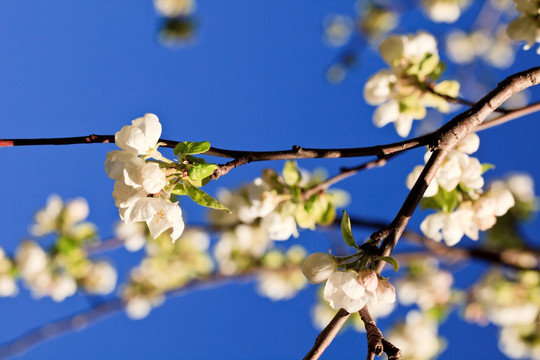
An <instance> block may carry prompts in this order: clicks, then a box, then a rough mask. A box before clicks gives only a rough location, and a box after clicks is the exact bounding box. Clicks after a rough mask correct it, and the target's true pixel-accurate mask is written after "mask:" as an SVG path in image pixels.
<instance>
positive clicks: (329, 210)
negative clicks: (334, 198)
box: [317, 202, 336, 226]
mask: <svg viewBox="0 0 540 360" xmlns="http://www.w3.org/2000/svg"><path fill="white" fill-rule="evenodd" d="M335 218H336V208H335V207H334V204H333V203H331V202H328V206H327V207H326V211H325V212H323V213H322V214H321V216H320V217H319V218H318V219H317V222H318V223H319V224H321V225H323V226H328V225H331V224H332V223H333V222H334V219H335Z"/></svg>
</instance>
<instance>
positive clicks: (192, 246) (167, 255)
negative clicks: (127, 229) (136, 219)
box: [122, 229, 214, 319]
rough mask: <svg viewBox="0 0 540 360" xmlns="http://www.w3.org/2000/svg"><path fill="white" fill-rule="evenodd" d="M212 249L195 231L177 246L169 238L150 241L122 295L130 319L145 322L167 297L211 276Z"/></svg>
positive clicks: (207, 238)
mask: <svg viewBox="0 0 540 360" xmlns="http://www.w3.org/2000/svg"><path fill="white" fill-rule="evenodd" d="M209 245H210V237H209V236H208V234H206V233H205V232H202V231H199V230H194V229H193V230H188V231H186V232H185V233H184V234H183V235H182V237H180V239H178V241H176V242H175V243H172V242H171V239H170V237H169V236H160V237H158V238H156V239H150V240H149V241H148V242H147V243H146V247H145V251H146V256H145V257H144V258H143V260H142V261H141V264H140V265H139V266H137V267H136V268H134V269H133V270H132V271H131V276H130V281H129V282H128V284H127V285H126V287H125V288H124V291H123V294H122V299H123V300H124V303H125V309H126V313H127V315H128V316H129V317H130V318H132V319H142V318H144V317H146V316H147V315H148V314H149V313H150V311H151V310H152V308H154V307H157V306H159V305H160V304H161V303H162V302H163V301H164V298H165V295H167V293H169V292H172V291H174V290H178V289H182V287H184V286H185V285H186V284H188V283H189V282H191V281H194V280H196V279H198V278H203V277H206V276H208V275H209V274H211V272H212V270H213V267H214V265H213V262H212V259H211V257H210V255H209V254H208V251H207V250H208V247H209Z"/></svg>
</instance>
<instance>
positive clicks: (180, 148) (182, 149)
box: [173, 143, 187, 156]
mask: <svg viewBox="0 0 540 360" xmlns="http://www.w3.org/2000/svg"><path fill="white" fill-rule="evenodd" d="M186 148H187V145H186V144H185V143H178V144H176V146H175V147H174V150H173V152H174V156H178V155H180V154H184V152H185V151H186Z"/></svg>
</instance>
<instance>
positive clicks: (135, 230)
mask: <svg viewBox="0 0 540 360" xmlns="http://www.w3.org/2000/svg"><path fill="white" fill-rule="evenodd" d="M114 234H115V236H116V237H117V238H118V239H120V240H122V241H124V246H125V247H126V249H127V250H128V251H138V250H140V249H142V248H143V247H144V245H145V244H146V228H145V227H144V225H143V224H142V223H132V224H126V223H125V222H123V221H121V222H118V223H117V224H116V226H115V228H114Z"/></svg>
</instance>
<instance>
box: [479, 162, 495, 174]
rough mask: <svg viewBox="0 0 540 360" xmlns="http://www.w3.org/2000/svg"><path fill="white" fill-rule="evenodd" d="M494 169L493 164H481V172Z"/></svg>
mask: <svg viewBox="0 0 540 360" xmlns="http://www.w3.org/2000/svg"><path fill="white" fill-rule="evenodd" d="M491 169H495V165H493V164H490V163H483V164H482V174H483V173H485V172H486V171H488V170H491Z"/></svg>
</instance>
